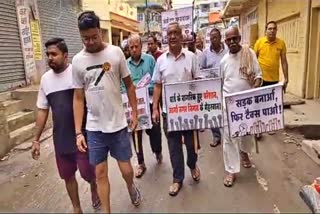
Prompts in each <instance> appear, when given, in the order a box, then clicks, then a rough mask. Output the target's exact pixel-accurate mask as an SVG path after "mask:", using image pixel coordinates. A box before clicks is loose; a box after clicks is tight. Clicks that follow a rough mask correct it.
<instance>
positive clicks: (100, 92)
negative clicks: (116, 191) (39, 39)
mask: <svg viewBox="0 0 320 214" xmlns="http://www.w3.org/2000/svg"><path fill="white" fill-rule="evenodd" d="M78 27H79V30H80V34H81V38H82V41H83V44H84V46H85V47H84V49H83V50H81V51H80V52H79V53H78V54H77V55H76V56H75V57H74V58H73V61H72V64H73V80H74V85H75V88H76V89H75V95H74V114H75V128H76V136H77V146H78V149H79V150H80V151H85V150H86V149H87V143H88V150H89V160H90V163H91V164H92V165H94V166H95V168H96V175H97V185H98V192H99V196H100V199H101V203H102V207H103V211H104V212H107V213H109V212H110V184H109V178H108V162H107V158H108V153H109V152H110V155H111V156H112V157H113V158H115V159H116V160H117V161H118V165H119V168H120V171H121V173H122V177H123V178H124V180H125V181H126V183H127V188H128V192H129V194H130V198H131V201H132V204H134V205H135V206H139V204H140V201H141V197H140V192H139V190H138V189H137V187H136V186H135V185H134V182H133V168H132V165H131V162H130V158H131V156H132V151H131V141H130V134H129V133H128V129H127V126H128V124H127V121H126V117H125V111H124V108H123V103H122V98H121V92H120V83H121V80H123V82H124V84H125V86H126V89H127V94H128V98H129V103H130V105H131V107H132V117H131V123H130V124H129V126H130V127H129V128H131V129H132V130H134V129H135V128H136V126H137V98H136V93H135V87H134V85H133V83H132V81H131V78H130V73H129V70H128V67H127V63H126V59H125V56H124V54H123V52H122V51H121V49H120V48H119V47H117V46H113V45H111V44H106V43H104V42H103V40H102V36H101V29H100V19H99V17H98V16H97V15H96V14H95V13H94V12H93V11H87V12H83V13H81V15H80V16H79V18H78ZM85 98H86V103H87V108H88V114H87V124H86V130H87V135H88V142H87V143H86V142H85V139H84V137H83V133H82V131H81V128H80V127H81V123H82V116H83V111H82V109H83V106H84V99H85Z"/></svg>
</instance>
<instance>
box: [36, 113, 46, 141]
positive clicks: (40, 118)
mask: <svg viewBox="0 0 320 214" xmlns="http://www.w3.org/2000/svg"><path fill="white" fill-rule="evenodd" d="M48 115H49V109H40V108H39V109H38V112H37V118H36V136H35V141H37V142H39V141H40V137H41V134H42V132H43V130H44V127H45V126H46V123H47V120H48Z"/></svg>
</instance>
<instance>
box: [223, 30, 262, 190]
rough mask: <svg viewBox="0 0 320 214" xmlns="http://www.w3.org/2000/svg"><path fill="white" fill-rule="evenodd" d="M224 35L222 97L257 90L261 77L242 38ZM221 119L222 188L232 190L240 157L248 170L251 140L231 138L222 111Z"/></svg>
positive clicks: (232, 32)
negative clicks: (223, 170)
mask: <svg viewBox="0 0 320 214" xmlns="http://www.w3.org/2000/svg"><path fill="white" fill-rule="evenodd" d="M225 36H226V39H225V43H226V44H227V46H228V48H229V53H227V54H226V55H225V56H224V57H223V59H222V60H221V63H220V69H221V75H222V80H223V94H224V96H225V95H228V94H231V93H235V92H240V91H244V90H248V89H251V88H255V87H260V86H261V84H262V74H261V70H260V68H259V64H258V60H257V57H256V56H255V53H254V51H253V50H251V49H250V48H249V47H242V46H241V45H240V41H241V36H240V33H239V30H238V28H236V27H232V28H230V29H228V30H227V31H226V34H225ZM247 56H250V57H247ZM251 65H252V66H251ZM224 111H225V110H224ZM224 118H225V119H224V127H223V129H224V131H223V159H224V165H225V170H226V172H227V175H226V177H225V178H224V185H225V186H226V187H231V186H232V185H233V183H234V181H235V179H236V173H239V172H240V156H241V159H242V165H243V167H245V168H250V167H251V162H250V159H249V156H248V152H251V149H252V145H253V143H252V142H253V137H252V136H246V137H240V138H230V135H229V129H228V121H227V119H226V118H227V115H226V112H224ZM239 144H240V145H239ZM239 147H240V148H239ZM239 154H240V156H239Z"/></svg>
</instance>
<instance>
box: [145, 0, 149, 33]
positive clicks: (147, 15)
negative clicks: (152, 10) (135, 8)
mask: <svg viewBox="0 0 320 214" xmlns="http://www.w3.org/2000/svg"><path fill="white" fill-rule="evenodd" d="M145 14H146V22H147V29H148V35H150V27H149V8H148V0H146V9H145Z"/></svg>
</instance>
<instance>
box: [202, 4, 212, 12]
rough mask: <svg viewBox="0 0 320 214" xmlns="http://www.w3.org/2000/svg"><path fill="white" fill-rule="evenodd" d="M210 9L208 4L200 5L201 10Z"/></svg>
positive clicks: (206, 10)
mask: <svg viewBox="0 0 320 214" xmlns="http://www.w3.org/2000/svg"><path fill="white" fill-rule="evenodd" d="M209 11H210V4H203V5H201V12H202V13H208V12H209Z"/></svg>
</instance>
